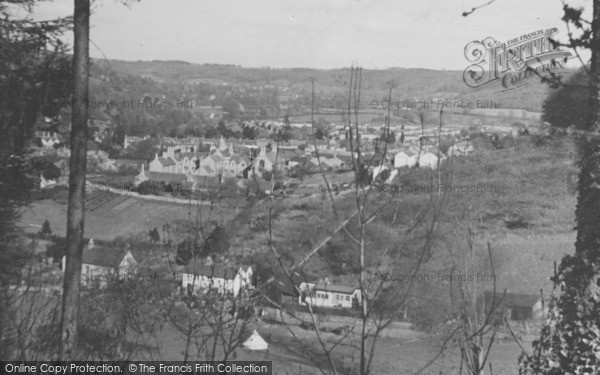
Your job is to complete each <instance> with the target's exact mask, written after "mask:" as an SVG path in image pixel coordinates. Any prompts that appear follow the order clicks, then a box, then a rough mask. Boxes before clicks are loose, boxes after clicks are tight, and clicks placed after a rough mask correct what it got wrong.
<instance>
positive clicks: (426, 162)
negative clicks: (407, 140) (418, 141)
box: [419, 151, 446, 169]
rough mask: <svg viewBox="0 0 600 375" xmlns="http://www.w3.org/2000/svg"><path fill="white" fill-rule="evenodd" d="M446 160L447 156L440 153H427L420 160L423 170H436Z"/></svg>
mask: <svg viewBox="0 0 600 375" xmlns="http://www.w3.org/2000/svg"><path fill="white" fill-rule="evenodd" d="M445 159H446V155H444V154H443V153H442V152H440V151H437V152H436V151H427V152H425V153H423V154H422V155H421V158H420V159H419V166H420V167H421V168H431V169H436V168H437V167H438V164H441V163H442V161H444V160H445Z"/></svg>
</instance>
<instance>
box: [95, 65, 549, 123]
mask: <svg viewBox="0 0 600 375" xmlns="http://www.w3.org/2000/svg"><path fill="white" fill-rule="evenodd" d="M93 62H94V64H95V65H96V67H100V68H101V69H103V70H104V69H107V70H112V71H113V72H115V73H116V74H118V75H121V76H139V77H143V78H151V79H153V80H155V81H157V82H163V83H169V82H172V83H179V84H192V85H193V84H199V83H201V84H205V85H214V86H221V87H223V86H231V87H238V86H247V87H256V86H274V87H276V88H280V89H287V90H290V91H291V92H292V93H296V92H299V93H304V94H307V93H309V92H310V78H311V77H314V78H315V91H316V92H317V93H319V94H325V95H327V94H331V95H344V94H345V93H346V92H347V90H348V80H349V69H348V68H344V69H328V70H324V69H308V68H288V69H274V68H243V67H241V66H236V65H220V64H194V63H188V62H184V61H157V60H154V61H122V60H108V61H107V60H100V59H95V60H94V61H93ZM462 74H463V72H462V71H452V70H428V69H404V68H390V69H384V70H364V71H363V80H362V83H363V85H362V89H363V92H362V97H363V98H364V103H368V102H369V101H370V100H373V99H375V100H380V99H383V98H384V97H385V96H386V93H387V89H386V87H387V82H388V81H390V80H392V79H394V80H396V81H397V83H398V86H397V89H395V91H394V100H397V101H405V100H411V101H415V100H431V99H432V98H444V99H449V100H453V99H457V100H471V101H477V100H482V101H485V100H489V101H493V102H494V103H495V104H496V105H497V107H498V108H511V109H523V110H527V111H532V112H540V111H541V109H542V102H543V100H544V98H545V97H546V95H547V91H548V88H547V86H546V85H545V84H543V83H541V82H539V80H538V79H536V80H534V81H531V82H530V83H529V84H527V85H524V86H522V87H520V88H517V89H514V90H511V91H501V89H502V87H501V86H499V85H497V84H496V85H494V86H489V87H482V88H479V89H473V88H470V87H468V86H467V85H466V84H465V83H464V82H463V80H462Z"/></svg>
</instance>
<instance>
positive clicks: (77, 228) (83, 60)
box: [60, 0, 90, 360]
mask: <svg viewBox="0 0 600 375" xmlns="http://www.w3.org/2000/svg"><path fill="white" fill-rule="evenodd" d="M74 4H75V12H74V44H75V46H74V52H73V75H74V81H73V111H72V119H71V160H70V169H69V185H70V189H69V208H68V213H67V261H66V266H65V270H64V285H63V301H62V317H61V351H60V359H61V360H72V359H75V357H76V353H77V316H78V312H79V287H80V283H81V279H80V275H81V258H82V251H83V224H84V211H85V210H84V203H85V201H84V199H85V171H86V154H87V150H86V148H87V147H86V146H87V119H88V111H87V102H88V84H89V82H88V73H89V31H90V0H74Z"/></svg>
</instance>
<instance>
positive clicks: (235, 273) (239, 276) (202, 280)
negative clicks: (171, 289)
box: [181, 261, 253, 297]
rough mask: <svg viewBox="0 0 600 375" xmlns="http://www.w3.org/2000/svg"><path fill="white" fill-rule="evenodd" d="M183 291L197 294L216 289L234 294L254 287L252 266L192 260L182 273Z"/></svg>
mask: <svg viewBox="0 0 600 375" xmlns="http://www.w3.org/2000/svg"><path fill="white" fill-rule="evenodd" d="M181 276H182V277H181V287H182V291H183V292H187V293H189V294H197V293H199V292H203V291H207V290H210V289H212V290H216V291H218V292H219V293H220V294H233V296H235V297H237V296H238V294H239V293H240V291H242V290H244V289H251V288H252V276H253V271H252V267H250V266H247V267H237V268H236V267H234V266H229V265H226V264H222V263H213V264H210V265H208V264H204V263H201V262H199V261H192V262H190V264H189V265H187V266H186V267H185V268H184V269H183V271H182V273H181Z"/></svg>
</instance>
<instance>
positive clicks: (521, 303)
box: [483, 291, 541, 307]
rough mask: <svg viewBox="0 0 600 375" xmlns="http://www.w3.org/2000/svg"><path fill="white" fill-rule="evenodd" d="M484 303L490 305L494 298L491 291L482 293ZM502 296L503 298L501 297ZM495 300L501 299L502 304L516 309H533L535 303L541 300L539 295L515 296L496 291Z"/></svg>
mask: <svg viewBox="0 0 600 375" xmlns="http://www.w3.org/2000/svg"><path fill="white" fill-rule="evenodd" d="M483 295H484V297H485V301H486V303H491V301H492V300H493V298H494V294H493V292H491V291H486V292H484V294H483ZM503 295H504V298H502V296H503ZM495 297H496V300H497V301H499V300H500V299H501V298H502V304H504V305H507V306H516V307H533V305H535V303H536V302H537V301H538V300H539V299H540V298H541V295H535V294H515V293H509V292H507V293H506V294H504V292H501V291H496V296H495Z"/></svg>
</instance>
